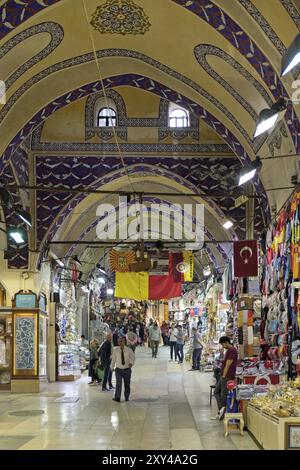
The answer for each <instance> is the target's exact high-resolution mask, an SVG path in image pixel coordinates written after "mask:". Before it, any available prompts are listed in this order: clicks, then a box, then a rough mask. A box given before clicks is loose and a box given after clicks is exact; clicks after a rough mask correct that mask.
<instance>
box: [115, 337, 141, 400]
mask: <svg viewBox="0 0 300 470" xmlns="http://www.w3.org/2000/svg"><path fill="white" fill-rule="evenodd" d="M134 362H135V356H134V352H133V351H132V349H130V348H128V347H127V346H125V337H121V338H119V346H117V347H116V348H114V350H113V354H112V360H111V366H110V367H111V370H112V371H113V370H114V368H115V371H116V382H117V383H116V391H115V396H114V398H113V400H114V401H116V402H120V401H121V393H122V381H123V380H124V396H125V400H126V401H128V400H129V396H130V381H131V368H132V366H133V365H134Z"/></svg>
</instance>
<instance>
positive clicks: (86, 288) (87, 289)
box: [81, 286, 89, 292]
mask: <svg viewBox="0 0 300 470" xmlns="http://www.w3.org/2000/svg"><path fill="white" fill-rule="evenodd" d="M81 289H82V290H83V292H89V288H88V287H87V286H81Z"/></svg>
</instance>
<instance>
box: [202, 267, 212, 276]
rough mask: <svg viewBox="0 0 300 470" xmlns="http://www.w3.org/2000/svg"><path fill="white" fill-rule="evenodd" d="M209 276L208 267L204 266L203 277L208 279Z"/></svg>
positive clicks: (209, 270)
mask: <svg viewBox="0 0 300 470" xmlns="http://www.w3.org/2000/svg"><path fill="white" fill-rule="evenodd" d="M210 275H211V269H210V266H206V267H205V268H204V269H203V276H205V277H208V276H210Z"/></svg>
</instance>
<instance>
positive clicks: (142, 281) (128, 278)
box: [115, 272, 149, 300]
mask: <svg viewBox="0 0 300 470" xmlns="http://www.w3.org/2000/svg"><path fill="white" fill-rule="evenodd" d="M115 297H121V298H123V299H133V300H147V299H148V298H149V273H146V272H140V273H119V272H116V288H115Z"/></svg>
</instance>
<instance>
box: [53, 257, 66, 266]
mask: <svg viewBox="0 0 300 470" xmlns="http://www.w3.org/2000/svg"><path fill="white" fill-rule="evenodd" d="M55 261H56V262H57V264H58V265H59V266H60V267H61V268H64V267H65V265H64V263H63V262H62V261H61V260H60V259H56V260H55Z"/></svg>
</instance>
